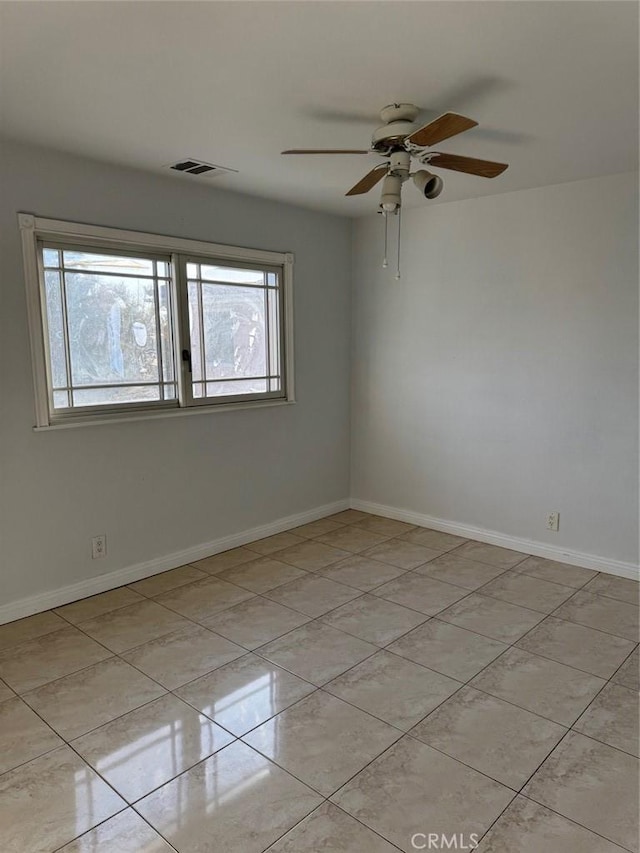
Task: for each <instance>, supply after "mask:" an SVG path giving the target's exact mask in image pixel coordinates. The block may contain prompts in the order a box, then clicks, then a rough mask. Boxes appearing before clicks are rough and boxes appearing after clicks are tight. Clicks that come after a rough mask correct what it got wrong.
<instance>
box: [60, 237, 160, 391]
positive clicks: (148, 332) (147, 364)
mask: <svg viewBox="0 0 640 853" xmlns="http://www.w3.org/2000/svg"><path fill="white" fill-rule="evenodd" d="M65 254H66V253H65ZM65 285H66V293H67V322H68V327H69V345H70V351H71V372H72V377H73V384H74V385H96V384H100V385H107V384H109V385H110V384H117V383H119V382H132V381H133V382H135V381H139V380H144V381H157V380H158V352H157V348H156V308H155V299H154V284H153V281H149V280H148V279H133V278H130V279H125V278H122V279H119V278H113V277H111V276H101V275H84V274H79V273H66V274H65Z"/></svg>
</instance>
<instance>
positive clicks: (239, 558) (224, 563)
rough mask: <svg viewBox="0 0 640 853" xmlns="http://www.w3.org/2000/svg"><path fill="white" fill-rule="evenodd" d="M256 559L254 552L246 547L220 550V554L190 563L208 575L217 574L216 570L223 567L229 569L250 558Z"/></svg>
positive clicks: (220, 570)
mask: <svg viewBox="0 0 640 853" xmlns="http://www.w3.org/2000/svg"><path fill="white" fill-rule="evenodd" d="M255 559H256V552H255V551H250V550H249V549H248V548H244V547H242V548H232V549H231V550H230V551H222V552H221V553H220V554H213V556H211V557H205V558H204V559H203V560H197V561H196V562H195V563H192V564H191V565H192V566H195V567H196V569H200V570H201V571H203V572H206V573H207V574H208V575H217V574H218V572H223V571H224V570H225V569H230V568H232V567H233V566H241V565H242V564H243V563H248V562H249V561H250V560H255Z"/></svg>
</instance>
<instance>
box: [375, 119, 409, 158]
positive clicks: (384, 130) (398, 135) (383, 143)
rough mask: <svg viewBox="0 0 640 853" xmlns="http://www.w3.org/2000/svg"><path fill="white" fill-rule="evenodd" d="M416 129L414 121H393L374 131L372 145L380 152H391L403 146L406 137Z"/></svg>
mask: <svg viewBox="0 0 640 853" xmlns="http://www.w3.org/2000/svg"><path fill="white" fill-rule="evenodd" d="M415 129H416V128H415V125H414V123H413V122H412V121H392V122H390V123H389V124H385V125H383V126H382V127H379V128H378V129H377V130H375V131H374V133H373V136H372V138H371V147H372V149H373V150H374V151H378V152H379V153H380V154H389V153H390V152H391V151H394V150H396V149H399V148H402V147H403V146H404V140H405V138H406V137H407V136H408V135H409V134H410V133H412V132H413V131H414V130H415Z"/></svg>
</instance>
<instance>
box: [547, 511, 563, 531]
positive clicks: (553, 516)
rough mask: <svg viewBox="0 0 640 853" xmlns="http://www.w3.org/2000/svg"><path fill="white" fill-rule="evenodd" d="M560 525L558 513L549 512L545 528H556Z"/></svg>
mask: <svg viewBox="0 0 640 853" xmlns="http://www.w3.org/2000/svg"><path fill="white" fill-rule="evenodd" d="M559 527H560V513H559V512H550V513H549V515H548V516H547V530H556V531H557V530H558V528H559Z"/></svg>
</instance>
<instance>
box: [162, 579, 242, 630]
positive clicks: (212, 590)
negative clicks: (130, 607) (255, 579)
mask: <svg viewBox="0 0 640 853" xmlns="http://www.w3.org/2000/svg"><path fill="white" fill-rule="evenodd" d="M250 598H253V593H252V592H249V590H247V589H241V588H240V587H239V586H236V585H235V584H231V583H227V582H226V581H221V580H220V579H219V578H218V577H210V578H207V579H206V580H203V581H196V582H195V583H189V584H185V586H181V587H178V589H172V590H170V591H169V592H163V593H162V595H159V596H158V597H157V598H156V601H157V602H158V603H159V604H163V605H165V606H166V607H169V608H170V609H171V610H175V611H176V613H181V614H182V615H183V616H186V617H187V618H188V619H194V620H195V621H196V622H202V621H203V620H204V619H208V618H210V617H211V616H213V615H215V614H216V613H219V612H220V611H221V610H226V609H227V608H228V607H233V605H234V604H240V602H241V601H247V600H248V599H250Z"/></svg>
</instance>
